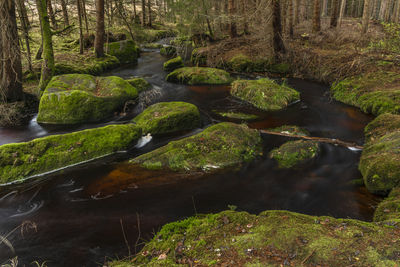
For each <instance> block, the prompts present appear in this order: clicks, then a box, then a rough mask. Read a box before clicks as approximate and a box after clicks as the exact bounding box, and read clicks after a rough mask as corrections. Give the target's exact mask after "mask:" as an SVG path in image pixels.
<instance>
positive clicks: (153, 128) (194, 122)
mask: <svg viewBox="0 0 400 267" xmlns="http://www.w3.org/2000/svg"><path fill="white" fill-rule="evenodd" d="M133 122H134V123H136V125H138V126H139V127H141V128H142V129H143V133H145V134H147V133H150V134H152V135H155V134H167V133H174V132H178V131H183V130H191V129H195V128H198V127H200V124H201V120H200V113H199V110H198V109H197V107H196V106H195V105H192V104H189V103H185V102H161V103H157V104H154V105H152V106H150V107H148V108H147V109H145V110H144V111H143V112H142V113H141V114H140V115H138V116H137V117H136V118H134V119H133Z"/></svg>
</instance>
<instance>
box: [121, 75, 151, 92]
mask: <svg viewBox="0 0 400 267" xmlns="http://www.w3.org/2000/svg"><path fill="white" fill-rule="evenodd" d="M126 81H127V82H128V83H129V84H130V85H132V86H133V87H135V88H136V89H137V91H138V93H141V92H144V91H146V90H148V89H150V88H151V84H150V83H149V82H148V81H146V80H145V79H143V78H138V77H137V78H130V79H127V80H126Z"/></svg>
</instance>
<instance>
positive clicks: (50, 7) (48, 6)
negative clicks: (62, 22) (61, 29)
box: [46, 0, 57, 29]
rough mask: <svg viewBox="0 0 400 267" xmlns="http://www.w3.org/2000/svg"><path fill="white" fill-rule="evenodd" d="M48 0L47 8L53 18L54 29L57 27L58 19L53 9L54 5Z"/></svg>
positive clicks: (51, 18)
mask: <svg viewBox="0 0 400 267" xmlns="http://www.w3.org/2000/svg"><path fill="white" fill-rule="evenodd" d="M46 1H47V9H48V11H49V14H48V15H49V17H50V20H51V25H52V26H53V28H54V29H57V21H56V16H55V15H54V11H53V5H52V4H51V0H46Z"/></svg>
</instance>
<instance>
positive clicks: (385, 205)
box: [374, 187, 400, 222]
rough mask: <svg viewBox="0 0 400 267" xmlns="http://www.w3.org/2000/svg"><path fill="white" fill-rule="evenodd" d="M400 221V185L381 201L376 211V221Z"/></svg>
mask: <svg viewBox="0 0 400 267" xmlns="http://www.w3.org/2000/svg"><path fill="white" fill-rule="evenodd" d="M395 220H398V221H400V187H395V188H393V190H392V191H391V192H390V194H389V196H388V197H387V198H386V199H384V200H383V201H382V202H381V203H379V205H378V207H377V208H376V210H375V213H374V221H375V222H381V221H395Z"/></svg>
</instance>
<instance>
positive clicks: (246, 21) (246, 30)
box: [240, 0, 250, 35]
mask: <svg viewBox="0 0 400 267" xmlns="http://www.w3.org/2000/svg"><path fill="white" fill-rule="evenodd" d="M240 3H241V10H242V16H243V33H244V34H245V35H247V34H249V33H250V32H249V19H248V17H247V8H246V7H249V6H248V3H247V1H246V0H240Z"/></svg>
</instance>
